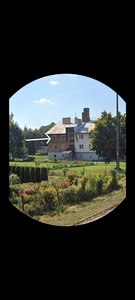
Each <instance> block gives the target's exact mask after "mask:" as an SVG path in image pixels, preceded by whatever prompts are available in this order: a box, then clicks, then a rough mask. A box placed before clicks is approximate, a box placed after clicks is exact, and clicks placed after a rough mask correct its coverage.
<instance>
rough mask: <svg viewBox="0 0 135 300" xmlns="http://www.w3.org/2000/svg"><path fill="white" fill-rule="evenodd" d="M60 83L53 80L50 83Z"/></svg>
mask: <svg viewBox="0 0 135 300" xmlns="http://www.w3.org/2000/svg"><path fill="white" fill-rule="evenodd" d="M58 83H59V82H58V81H53V80H52V81H50V84H51V85H53V84H58Z"/></svg>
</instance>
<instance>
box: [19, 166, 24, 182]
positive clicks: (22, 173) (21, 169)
mask: <svg viewBox="0 0 135 300" xmlns="http://www.w3.org/2000/svg"><path fill="white" fill-rule="evenodd" d="M20 179H21V183H24V167H21V168H20Z"/></svg>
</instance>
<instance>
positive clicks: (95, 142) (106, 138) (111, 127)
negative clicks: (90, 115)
mask: <svg viewBox="0 0 135 300" xmlns="http://www.w3.org/2000/svg"><path fill="white" fill-rule="evenodd" d="M118 118H119V133H120V134H119V155H120V157H121V158H123V157H125V156H126V115H125V114H124V115H123V116H122V115H121V113H119V115H118ZM116 121H117V120H116V117H112V115H111V113H109V114H107V112H106V111H103V112H102V113H101V118H99V119H98V120H97V121H95V128H94V130H92V131H91V147H90V150H94V151H96V154H97V155H99V156H100V157H103V158H106V159H107V160H108V161H111V160H113V159H114V160H116V130H117V128H116Z"/></svg>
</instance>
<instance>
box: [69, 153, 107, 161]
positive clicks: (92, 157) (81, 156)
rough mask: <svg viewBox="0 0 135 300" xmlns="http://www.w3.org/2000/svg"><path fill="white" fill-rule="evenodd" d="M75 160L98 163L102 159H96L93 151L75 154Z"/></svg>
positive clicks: (96, 156)
mask: <svg viewBox="0 0 135 300" xmlns="http://www.w3.org/2000/svg"><path fill="white" fill-rule="evenodd" d="M75 159H77V160H87V161H100V160H102V158H100V157H98V155H97V154H96V153H95V152H94V151H89V152H76V153H75Z"/></svg>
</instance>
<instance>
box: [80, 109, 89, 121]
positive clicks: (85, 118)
mask: <svg viewBox="0 0 135 300" xmlns="http://www.w3.org/2000/svg"><path fill="white" fill-rule="evenodd" d="M89 121H90V116H89V108H84V109H83V112H82V122H83V123H86V122H89Z"/></svg>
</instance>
